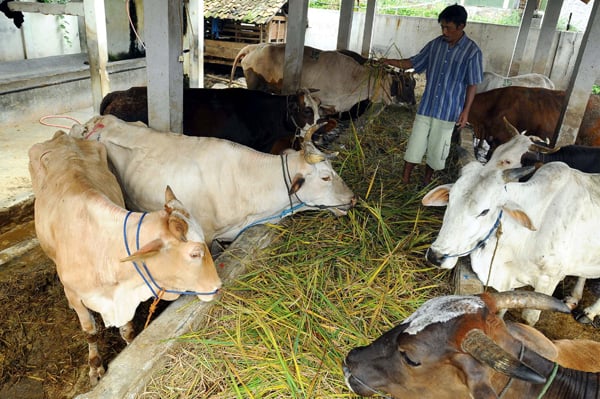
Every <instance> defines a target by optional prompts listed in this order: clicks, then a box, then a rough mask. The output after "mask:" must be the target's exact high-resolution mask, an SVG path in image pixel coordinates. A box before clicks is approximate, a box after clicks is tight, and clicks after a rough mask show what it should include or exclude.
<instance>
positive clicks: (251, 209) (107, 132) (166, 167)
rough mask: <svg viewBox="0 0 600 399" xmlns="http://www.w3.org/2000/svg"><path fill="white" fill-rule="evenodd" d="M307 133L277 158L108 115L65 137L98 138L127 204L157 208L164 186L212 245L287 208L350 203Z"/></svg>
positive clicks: (340, 210)
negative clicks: (297, 145) (301, 143)
mask: <svg viewBox="0 0 600 399" xmlns="http://www.w3.org/2000/svg"><path fill="white" fill-rule="evenodd" d="M316 127H318V126H316ZM316 127H315V128H313V130H314V129H316ZM309 133H310V134H308V135H307V137H308V138H305V140H306V141H305V144H304V150H302V151H293V150H291V151H290V152H289V153H287V154H285V155H281V156H279V155H271V154H265V153H261V152H258V151H255V150H252V149H251V148H249V147H245V146H242V145H239V144H236V143H233V142H231V141H227V140H222V139H216V138H212V137H190V136H184V135H180V134H175V133H164V132H158V131H155V130H153V129H150V128H148V127H146V126H145V125H143V124H141V123H126V122H123V121H121V120H119V119H117V118H116V117H114V116H112V115H104V116H98V117H94V118H92V119H91V120H89V121H88V122H87V123H86V124H85V125H74V126H73V128H72V129H71V133H70V134H71V135H75V136H76V137H85V138H87V139H89V140H98V141H100V142H102V143H104V145H105V146H106V148H107V150H108V157H109V159H110V161H111V162H112V164H113V166H114V168H115V169H116V174H117V177H118V179H119V181H120V183H121V185H122V187H123V189H124V190H123V191H124V192H125V200H126V203H127V204H128V205H129V206H130V207H131V208H132V209H138V210H146V209H154V208H156V207H157V206H160V205H161V204H162V198H161V197H160V196H159V195H157V193H156V190H157V189H158V188H159V187H164V186H165V185H166V184H169V185H170V186H171V187H172V188H173V190H174V191H175V192H177V195H178V197H179V198H180V199H181V201H182V202H183V203H185V204H187V205H188V206H189V209H190V210H191V212H192V215H193V216H194V217H195V218H196V220H198V222H199V223H200V225H201V226H202V229H203V230H204V234H205V237H206V240H207V242H212V240H215V239H220V240H224V241H232V240H234V239H235V238H236V237H237V235H238V234H239V233H240V232H241V231H243V230H244V229H246V228H247V227H248V226H250V225H254V224H260V223H266V222H271V223H275V222H277V221H279V220H280V219H282V218H284V217H285V216H288V215H291V214H292V213H294V212H300V211H306V210H311V209H312V210H314V209H327V210H329V211H331V212H332V213H333V214H334V215H336V216H340V215H345V214H346V213H347V211H348V210H349V209H350V208H351V207H352V206H354V204H355V203H356V198H355V196H354V193H353V192H352V191H351V190H350V189H349V188H348V187H347V186H346V184H345V183H344V182H343V180H342V179H341V178H340V177H339V176H338V174H337V173H336V172H335V171H334V170H333V168H332V167H331V163H330V162H329V160H327V159H326V155H325V154H324V153H322V152H321V151H319V150H318V149H317V148H316V147H315V146H314V145H313V144H312V142H311V139H310V136H311V135H312V132H309Z"/></svg>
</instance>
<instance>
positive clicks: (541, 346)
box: [506, 322, 558, 360]
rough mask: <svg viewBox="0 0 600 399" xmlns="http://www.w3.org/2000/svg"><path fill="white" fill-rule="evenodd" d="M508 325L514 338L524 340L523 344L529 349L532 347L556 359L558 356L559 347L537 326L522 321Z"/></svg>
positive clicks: (547, 357)
mask: <svg viewBox="0 0 600 399" xmlns="http://www.w3.org/2000/svg"><path fill="white" fill-rule="evenodd" d="M506 327H507V328H508V331H509V332H510V335H512V336H513V337H514V338H516V339H518V340H519V341H521V342H523V345H524V346H525V347H527V348H528V349H532V350H534V351H535V352H537V353H538V354H539V355H542V356H543V357H545V358H546V359H549V360H556V358H557V357H558V349H557V348H556V346H555V345H554V343H552V341H550V339H548V338H546V336H545V335H544V334H542V333H541V332H539V331H538V330H536V329H535V328H533V327H531V326H528V325H526V324H521V323H512V322H508V323H506Z"/></svg>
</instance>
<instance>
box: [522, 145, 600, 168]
mask: <svg viewBox="0 0 600 399" xmlns="http://www.w3.org/2000/svg"><path fill="white" fill-rule="evenodd" d="M548 162H564V163H566V164H567V165H569V166H570V167H571V168H573V169H577V170H580V171H582V172H585V173H600V147H588V146H583V145H566V146H564V147H559V148H548V147H544V146H542V145H536V144H534V145H532V146H531V148H530V150H529V151H527V152H526V153H525V154H523V156H522V157H521V164H522V165H523V166H530V165H535V166H538V167H539V166H540V165H542V164H545V163H548Z"/></svg>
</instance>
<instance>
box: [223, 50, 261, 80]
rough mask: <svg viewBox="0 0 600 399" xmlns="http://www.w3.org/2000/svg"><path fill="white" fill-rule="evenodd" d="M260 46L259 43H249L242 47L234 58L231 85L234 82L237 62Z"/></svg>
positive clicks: (230, 78)
mask: <svg viewBox="0 0 600 399" xmlns="http://www.w3.org/2000/svg"><path fill="white" fill-rule="evenodd" d="M257 46H258V44H249V45H247V46H245V47H242V48H241V49H240V51H239V52H238V54H237V55H236V56H235V59H234V60H233V66H232V67H231V75H230V76H229V87H231V83H233V76H234V75H235V69H236V68H237V64H238V62H239V61H241V60H242V59H243V58H244V57H245V56H247V55H248V54H250V53H251V52H252V51H254V49H255V48H256V47H257Z"/></svg>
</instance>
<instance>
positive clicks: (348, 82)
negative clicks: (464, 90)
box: [230, 43, 416, 115]
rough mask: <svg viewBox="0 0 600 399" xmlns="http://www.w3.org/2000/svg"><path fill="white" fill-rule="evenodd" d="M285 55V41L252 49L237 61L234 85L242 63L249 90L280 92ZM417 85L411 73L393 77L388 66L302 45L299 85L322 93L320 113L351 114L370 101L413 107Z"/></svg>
mask: <svg viewBox="0 0 600 399" xmlns="http://www.w3.org/2000/svg"><path fill="white" fill-rule="evenodd" d="M284 56H285V43H278V44H275V43H262V44H251V45H248V46H246V47H244V48H242V49H241V50H240V51H239V52H238V54H237V56H236V57H235V59H234V61H233V66H232V68H231V78H230V82H231V81H232V80H233V77H234V74H235V71H236V68H237V65H238V63H239V64H240V65H241V67H242V69H243V70H244V77H245V78H246V85H247V87H248V88H249V89H254V90H262V91H266V92H269V93H282V89H283V65H284ZM333 71H335V72H333ZM415 85H416V82H415V78H414V76H413V74H412V73H410V72H404V71H402V72H400V73H395V72H393V71H392V70H391V68H388V67H385V66H384V65H377V64H376V63H369V62H367V63H365V62H364V58H363V57H361V56H360V55H355V56H349V55H348V54H347V53H342V52H339V51H323V50H319V49H316V48H313V47H309V46H304V53H303V60H302V77H301V80H300V86H301V87H308V88H311V89H317V90H318V92H316V93H315V96H317V97H318V98H319V99H320V101H321V114H325V115H335V114H339V113H342V112H347V111H349V110H350V109H351V108H352V107H353V106H354V105H356V104H358V103H360V102H362V101H363V100H367V99H368V100H370V101H371V102H373V103H384V104H385V105H389V104H399V103H406V104H410V105H414V104H415V102H416V100H415Z"/></svg>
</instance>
